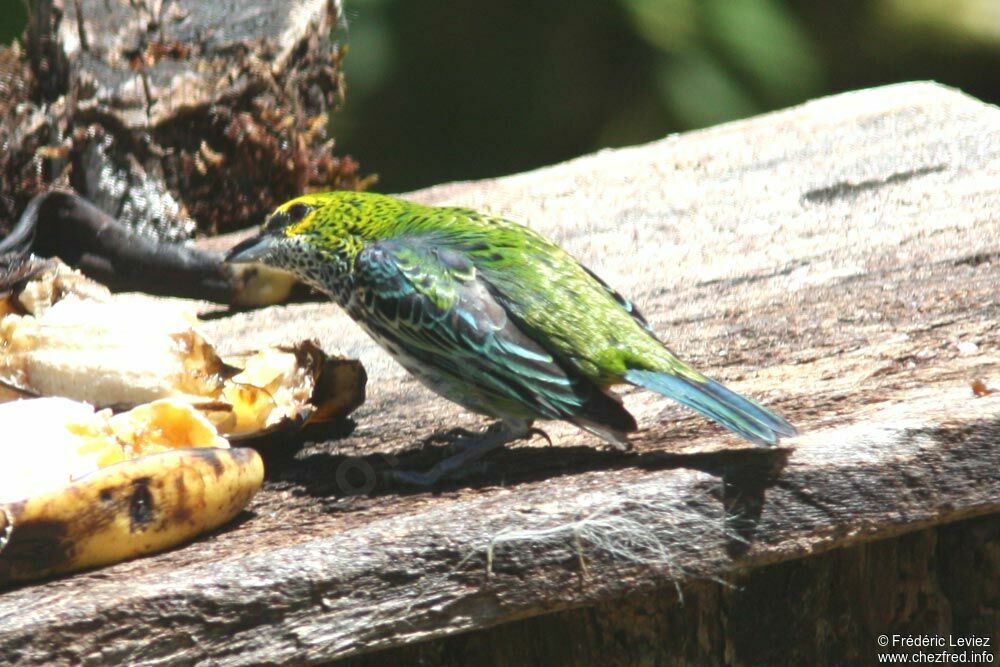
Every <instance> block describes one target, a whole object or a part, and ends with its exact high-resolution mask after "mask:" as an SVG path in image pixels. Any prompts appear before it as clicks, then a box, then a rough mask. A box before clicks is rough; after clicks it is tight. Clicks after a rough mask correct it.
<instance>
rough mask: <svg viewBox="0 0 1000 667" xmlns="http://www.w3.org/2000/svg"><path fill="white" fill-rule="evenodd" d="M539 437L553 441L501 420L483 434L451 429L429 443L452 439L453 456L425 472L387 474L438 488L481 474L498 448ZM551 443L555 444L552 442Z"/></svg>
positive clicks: (519, 424)
mask: <svg viewBox="0 0 1000 667" xmlns="http://www.w3.org/2000/svg"><path fill="white" fill-rule="evenodd" d="M538 434H541V435H542V436H543V437H545V439H546V440H549V437H548V435H547V434H546V433H545V432H544V431H542V430H541V429H537V428H534V427H530V426H528V424H526V423H524V422H504V421H498V422H495V423H493V424H490V425H489V427H487V428H486V430H485V431H483V432H481V433H472V432H469V431H466V430H465V429H451V430H450V431H446V432H444V433H441V434H435V435H434V436H431V438H428V440H427V441H438V442H442V441H443V442H447V441H449V440H450V441H451V450H452V454H451V456H449V457H447V458H445V459H442V460H441V461H439V462H438V463H437V464H435V465H434V466H433V467H432V468H431V469H430V470H427V471H425V472H419V471H415V470H390V471H389V472H388V473H386V477H387V479H388V480H389V481H390V482H397V483H399V484H404V485H407V486H417V487H423V488H427V487H431V486H434V485H435V484H437V483H438V482H440V481H442V480H457V479H462V478H464V477H468V476H470V474H472V473H474V472H481V471H482V469H483V463H482V461H480V459H482V458H483V457H484V456H486V455H487V454H489V453H490V452H492V451H493V450H494V449H499V448H501V447H503V446H504V445H505V444H506V443H508V442H512V441H514V440H521V439H523V438H528V437H531V436H533V435H538ZM432 439H433V440H432ZM427 441H425V442H427ZM549 443H550V444H551V440H549Z"/></svg>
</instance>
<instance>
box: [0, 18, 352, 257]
mask: <svg viewBox="0 0 1000 667" xmlns="http://www.w3.org/2000/svg"><path fill="white" fill-rule="evenodd" d="M29 9H30V21H29V23H28V27H27V29H26V31H25V37H24V41H25V44H26V47H25V49H24V52H22V50H21V49H20V48H19V47H17V46H16V45H15V46H14V47H12V48H3V49H0V89H3V90H6V91H7V92H6V94H5V97H4V99H0V140H2V142H3V145H4V151H3V154H2V155H0V195H3V196H2V197H0V229H2V230H4V231H7V230H9V229H10V227H11V226H12V225H13V223H14V221H15V220H16V219H17V217H18V216H19V215H20V212H21V211H22V210H23V209H24V207H25V206H26V205H27V203H28V201H29V200H30V199H31V198H32V197H33V196H34V195H36V194H38V193H40V192H42V191H44V190H47V189H48V188H50V187H57V188H61V189H73V190H75V191H76V192H78V193H80V194H81V195H83V196H84V197H85V198H86V199H88V200H89V201H90V202H92V203H93V204H95V205H96V206H97V207H98V208H100V209H101V210H103V211H104V212H105V213H107V214H108V215H111V216H112V217H114V218H116V219H117V220H119V221H120V222H122V223H124V224H126V225H128V226H129V227H131V228H134V229H136V230H138V231H140V232H143V233H145V234H147V235H149V236H154V237H156V238H159V239H163V240H174V241H176V240H183V239H187V238H190V237H191V236H193V234H194V232H195V231H196V230H197V231H202V232H204V231H211V232H217V231H219V230H227V229H234V228H240V227H245V226H247V225H250V224H254V223H257V222H259V221H260V220H261V219H262V217H263V216H264V214H265V213H267V212H269V211H270V210H271V209H272V208H273V207H274V206H276V205H277V204H278V203H280V202H282V201H284V200H285V199H288V198H290V197H292V196H294V195H296V194H299V193H301V192H302V191H303V190H306V189H309V188H321V189H329V188H352V187H360V186H361V185H362V184H363V181H362V180H361V179H360V178H359V176H358V174H357V173H356V172H357V164H356V163H355V162H354V161H353V160H351V159H350V158H348V157H337V156H335V155H334V154H333V152H332V144H333V142H332V140H328V137H327V136H326V124H327V123H326V121H327V114H328V113H329V112H330V111H331V110H332V109H333V108H335V107H336V106H337V105H339V104H340V102H341V101H342V99H343V80H342V75H341V72H340V59H341V56H342V54H343V49H342V48H341V47H340V46H339V45H337V44H336V43H335V42H334V41H333V39H334V33H333V30H334V28H335V27H336V26H337V24H338V22H339V21H340V3H339V2H338V1H337V0H293V1H292V2H280V1H277V0H256V1H255V2H249V3H248V2H238V1H233V0H223V1H212V2H193V1H189V0H170V1H164V2H150V3H147V2H132V1H130V0H72V1H65V0H42V1H40V2H31V3H29Z"/></svg>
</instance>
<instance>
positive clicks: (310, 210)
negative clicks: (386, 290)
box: [226, 192, 376, 292]
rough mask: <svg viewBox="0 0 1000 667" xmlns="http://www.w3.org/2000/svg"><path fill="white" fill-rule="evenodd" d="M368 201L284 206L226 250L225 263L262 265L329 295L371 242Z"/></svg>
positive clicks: (305, 200)
mask: <svg viewBox="0 0 1000 667" xmlns="http://www.w3.org/2000/svg"><path fill="white" fill-rule="evenodd" d="M368 197H371V195H363V194H360V193H357V192H326V193H318V194H309V195H303V196H302V197H297V198H295V199H292V200H291V201H288V202H285V203H284V204H282V205H281V206H279V207H278V208H277V209H275V210H274V212H273V213H271V214H270V215H269V216H268V217H267V219H266V220H265V221H264V224H263V226H262V227H261V230H260V233H259V234H258V235H257V236H254V237H252V238H249V239H247V240H245V241H243V242H242V243H240V244H238V245H237V246H236V247H234V248H233V249H232V250H230V251H229V254H228V255H226V261H227V262H233V263H246V262H255V263H259V264H265V265H267V266H271V267H274V268H278V269H282V270H284V271H287V272H289V273H292V274H293V275H295V276H296V277H297V278H299V279H300V280H302V281H303V282H305V283H308V284H310V285H312V286H314V287H316V288H318V289H320V290H322V291H325V292H332V291H333V290H334V289H335V288H336V286H337V285H338V284H339V283H340V282H341V281H342V279H343V278H344V276H346V275H349V274H350V271H351V269H352V267H353V265H354V259H355V257H357V255H358V253H359V252H361V250H362V249H363V248H364V246H365V244H366V243H367V242H368V241H370V240H372V239H373V233H374V231H376V230H373V229H372V220H371V218H372V216H371V215H370V211H369V209H370V204H369V202H367V201H366V200H367V198H368Z"/></svg>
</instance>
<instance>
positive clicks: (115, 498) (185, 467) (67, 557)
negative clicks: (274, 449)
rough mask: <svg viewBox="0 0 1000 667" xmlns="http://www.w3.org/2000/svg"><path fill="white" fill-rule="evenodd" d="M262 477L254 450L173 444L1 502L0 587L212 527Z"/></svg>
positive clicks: (115, 558)
mask: <svg viewBox="0 0 1000 667" xmlns="http://www.w3.org/2000/svg"><path fill="white" fill-rule="evenodd" d="M263 479H264V464H263V462H262V461H261V458H260V456H259V455H258V454H257V452H256V451H254V450H252V449H248V448H235V449H216V448H201V449H177V450H171V451H167V452H161V453H159V454H152V455H148V456H143V457H140V458H137V459H132V460H130V461H123V462H120V463H116V464H114V465H111V466H108V467H106V468H102V469H101V470H98V471H95V472H93V473H91V474H89V475H87V476H85V477H83V478H81V479H79V480H77V481H76V482H74V483H72V484H69V485H68V486H66V487H63V488H61V489H58V490H56V491H52V492H50V493H46V494H42V495H38V496H36V497H32V498H28V499H26V500H21V501H18V502H13V503H5V504H0V586H3V585H7V584H9V583H11V582H15V581H24V580H28V579H37V578H41V577H45V576H49V575H53V574H59V573H64V572H71V571H75V570H82V569H86V568H91V567H97V566H100V565H107V564H110V563H116V562H119V561H122V560H126V559H129V558H134V557H136V556H140V555H143V554H149V553H154V552H157V551H162V550H164V549H168V548H170V547H173V546H176V545H178V544H181V543H183V542H186V541H188V540H191V539H192V538H194V537H195V536H197V535H199V534H201V533H203V532H206V531H209V530H212V529H213V528H217V527H218V526H220V525H222V524H224V523H226V522H228V521H230V520H231V519H233V518H234V517H235V516H236V515H237V514H239V512H240V511H241V510H242V509H243V508H244V507H245V506H246V505H247V503H249V502H250V499H251V498H252V497H253V496H254V494H255V493H256V492H257V491H258V490H259V489H260V486H261V484H262V482H263Z"/></svg>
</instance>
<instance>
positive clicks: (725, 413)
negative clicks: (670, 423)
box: [624, 370, 796, 445]
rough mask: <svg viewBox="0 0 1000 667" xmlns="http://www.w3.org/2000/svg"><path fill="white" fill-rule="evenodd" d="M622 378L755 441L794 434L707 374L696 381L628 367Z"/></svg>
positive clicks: (767, 441)
mask: <svg viewBox="0 0 1000 667" xmlns="http://www.w3.org/2000/svg"><path fill="white" fill-rule="evenodd" d="M624 379H625V381H626V382H630V383H632V384H635V385H639V386H640V387H645V388H646V389H650V390H652V391H655V392H656V393H658V394H663V395H664V396H666V397H667V398H672V399H674V400H675V401H678V402H679V403H683V404H684V405H686V406H688V407H689V408H692V409H694V410H697V411H698V412H700V413H701V414H703V415H705V416H706V417H709V418H710V419H714V420H715V421H717V422H719V423H720V424H722V425H723V426H725V427H726V428H728V429H729V430H731V431H733V432H734V433H737V434H738V435H740V436H742V437H744V438H746V439H747V440H749V441H750V442H753V443H755V444H758V445H773V444H776V443H777V442H778V439H779V437H781V436H793V435H796V430H795V427H794V426H792V425H791V424H789V423H788V422H787V421H785V420H784V419H782V418H781V417H779V416H778V415H776V414H774V413H773V412H771V411H770V410H768V409H767V408H764V407H763V406H760V405H757V404H756V403H754V402H753V401H751V400H750V399H748V398H746V397H744V396H740V395H739V394H737V393H736V392H734V391H732V390H730V389H727V388H726V387H724V386H722V385H721V384H719V383H718V382H716V381H715V380H712V379H710V378H705V381H699V380H692V379H688V378H685V377H683V376H680V375H672V374H670V373H661V372H659V371H646V370H630V371H627V372H626V373H625V376H624Z"/></svg>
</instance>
